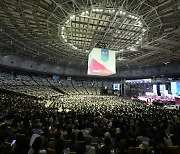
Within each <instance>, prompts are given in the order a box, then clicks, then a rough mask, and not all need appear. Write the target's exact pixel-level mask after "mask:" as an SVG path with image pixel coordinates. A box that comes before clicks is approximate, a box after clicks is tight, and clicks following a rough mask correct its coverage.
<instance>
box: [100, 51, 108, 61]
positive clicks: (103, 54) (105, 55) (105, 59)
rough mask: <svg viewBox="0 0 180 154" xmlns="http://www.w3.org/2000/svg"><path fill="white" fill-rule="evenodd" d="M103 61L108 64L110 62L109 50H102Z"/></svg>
mask: <svg viewBox="0 0 180 154" xmlns="http://www.w3.org/2000/svg"><path fill="white" fill-rule="evenodd" d="M101 60H102V61H103V62H107V61H108V60H109V50H107V49H101Z"/></svg>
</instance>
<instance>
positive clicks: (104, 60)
mask: <svg viewBox="0 0 180 154" xmlns="http://www.w3.org/2000/svg"><path fill="white" fill-rule="evenodd" d="M115 73H116V61H115V51H111V50H106V49H99V48H94V49H93V50H92V51H91V53H90V54H89V59H88V75H99V76H108V75H112V74H115Z"/></svg>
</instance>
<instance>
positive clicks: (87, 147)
mask: <svg viewBox="0 0 180 154" xmlns="http://www.w3.org/2000/svg"><path fill="white" fill-rule="evenodd" d="M47 103H49V104H48V105H47ZM179 139H180V111H179V110H167V109H161V108H157V107H156V106H152V105H147V104H145V103H140V102H136V101H132V100H129V99H124V98H120V97H117V96H95V95H91V96H86V95H84V96H79V95H78V96H76V95H74V96H58V97H53V98H50V99H49V100H37V99H35V98H34V97H30V96H18V95H15V94H0V153H2V154H8V153H12V154H37V153H41V154H46V153H48V150H50V149H53V150H54V151H55V152H56V154H63V153H65V154H69V153H71V152H75V153H77V154H95V153H99V154H112V153H114V154H119V153H120V154H121V153H122V154H125V153H128V151H129V148H130V147H138V148H139V149H140V152H141V153H162V154H163V153H169V149H168V147H169V146H179V145H180V140H179Z"/></svg>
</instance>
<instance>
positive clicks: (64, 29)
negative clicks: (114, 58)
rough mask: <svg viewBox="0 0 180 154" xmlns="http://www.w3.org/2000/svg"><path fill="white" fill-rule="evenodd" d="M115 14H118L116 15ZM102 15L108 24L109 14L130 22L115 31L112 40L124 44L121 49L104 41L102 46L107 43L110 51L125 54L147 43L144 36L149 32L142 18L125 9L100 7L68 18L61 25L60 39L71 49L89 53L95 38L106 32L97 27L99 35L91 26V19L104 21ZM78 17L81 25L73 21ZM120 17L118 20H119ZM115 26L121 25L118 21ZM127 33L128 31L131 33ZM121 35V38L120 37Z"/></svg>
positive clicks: (124, 23) (76, 13) (123, 23)
mask: <svg viewBox="0 0 180 154" xmlns="http://www.w3.org/2000/svg"><path fill="white" fill-rule="evenodd" d="M90 12H91V13H90ZM92 12H93V13H92ZM102 12H103V13H102ZM113 12H116V14H115V13H113ZM94 14H95V15H94ZM101 14H102V15H103V17H104V20H105V21H107V22H108V21H109V22H111V21H110V18H109V14H111V16H112V17H116V15H118V16H124V18H125V19H124V20H128V21H127V22H128V23H127V22H126V21H124V22H122V24H121V25H120V27H118V28H117V29H116V30H115V33H116V35H113V37H112V39H111V41H114V40H116V41H117V43H119V44H122V46H121V48H119V47H118V46H116V43H115V44H114V45H111V44H109V43H107V42H105V41H104V42H102V44H105V43H107V45H105V46H106V47H108V48H109V50H114V51H115V52H116V53H120V52H124V51H126V50H128V51H137V48H136V47H138V46H140V45H141V44H142V43H143V42H142V40H143V41H145V39H144V34H146V33H144V32H145V31H146V30H147V27H146V25H145V24H144V21H143V20H141V17H140V16H138V15H136V14H133V13H130V12H128V11H126V10H124V9H121V10H116V9H114V8H104V7H100V6H99V7H93V8H89V9H86V10H82V11H81V12H75V13H74V14H72V15H70V16H68V17H67V18H66V19H65V20H64V21H63V22H62V23H61V25H60V27H61V29H60V30H61V31H60V32H59V34H61V35H59V36H60V38H61V39H62V40H63V41H64V42H68V46H69V47H71V48H72V49H75V50H80V51H84V52H89V49H90V48H91V47H92V45H94V44H93V43H94V36H97V35H99V34H100V33H101V32H103V31H104V29H103V28H102V27H97V28H98V33H97V30H96V29H94V27H92V25H91V24H90V20H89V19H90V18H92V20H93V17H95V20H96V21H97V22H98V21H99V22H101V21H102V18H101V16H100V15H101ZM98 15H99V16H98ZM76 16H77V17H79V19H78V21H79V22H80V25H78V24H77V21H75V20H73V19H74V18H76ZM118 16H117V17H116V18H118ZM86 19H87V20H86ZM69 23H71V24H69ZM102 24H104V25H103V26H107V25H105V23H102ZM115 24H119V23H118V20H117V21H115ZM127 24H129V26H127ZM82 27H83V28H86V31H87V32H86V33H87V35H85V36H84V35H83V34H82V32H83V30H82ZM69 29H71V30H69ZM131 29H134V31H133V32H132V31H131ZM109 31H110V30H109ZM126 31H128V32H129V33H128V32H126ZM120 34H121V37H119V35H120ZM82 35H83V39H82ZM146 35H147V34H146ZM71 36H75V37H73V38H71ZM133 36H136V37H135V38H134V39H133V40H131V37H133ZM142 38H143V39H142ZM70 40H71V41H70ZM77 40H78V41H77ZM87 41H88V42H87ZM69 43H71V44H69ZM84 44H85V45H84ZM98 45H100V44H97V46H98ZM86 50H88V51H86Z"/></svg>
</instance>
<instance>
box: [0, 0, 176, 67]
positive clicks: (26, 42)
mask: <svg viewBox="0 0 180 154" xmlns="http://www.w3.org/2000/svg"><path fill="white" fill-rule="evenodd" d="M179 25H180V3H179V2H178V0H0V52H1V54H2V55H3V56H5V55H16V56H18V57H22V58H24V59H30V60H35V61H38V62H44V63H47V64H53V65H57V66H68V67H75V68H78V69H81V68H85V67H87V60H88V54H89V52H90V51H91V50H92V49H93V48H94V47H97V48H105V49H110V50H113V51H114V52H116V65H117V67H118V68H123V67H142V66H151V65H161V64H162V65H164V64H165V65H167V64H169V63H171V62H178V61H180V51H179V47H180V41H179V40H180V35H179V34H180V29H179Z"/></svg>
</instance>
